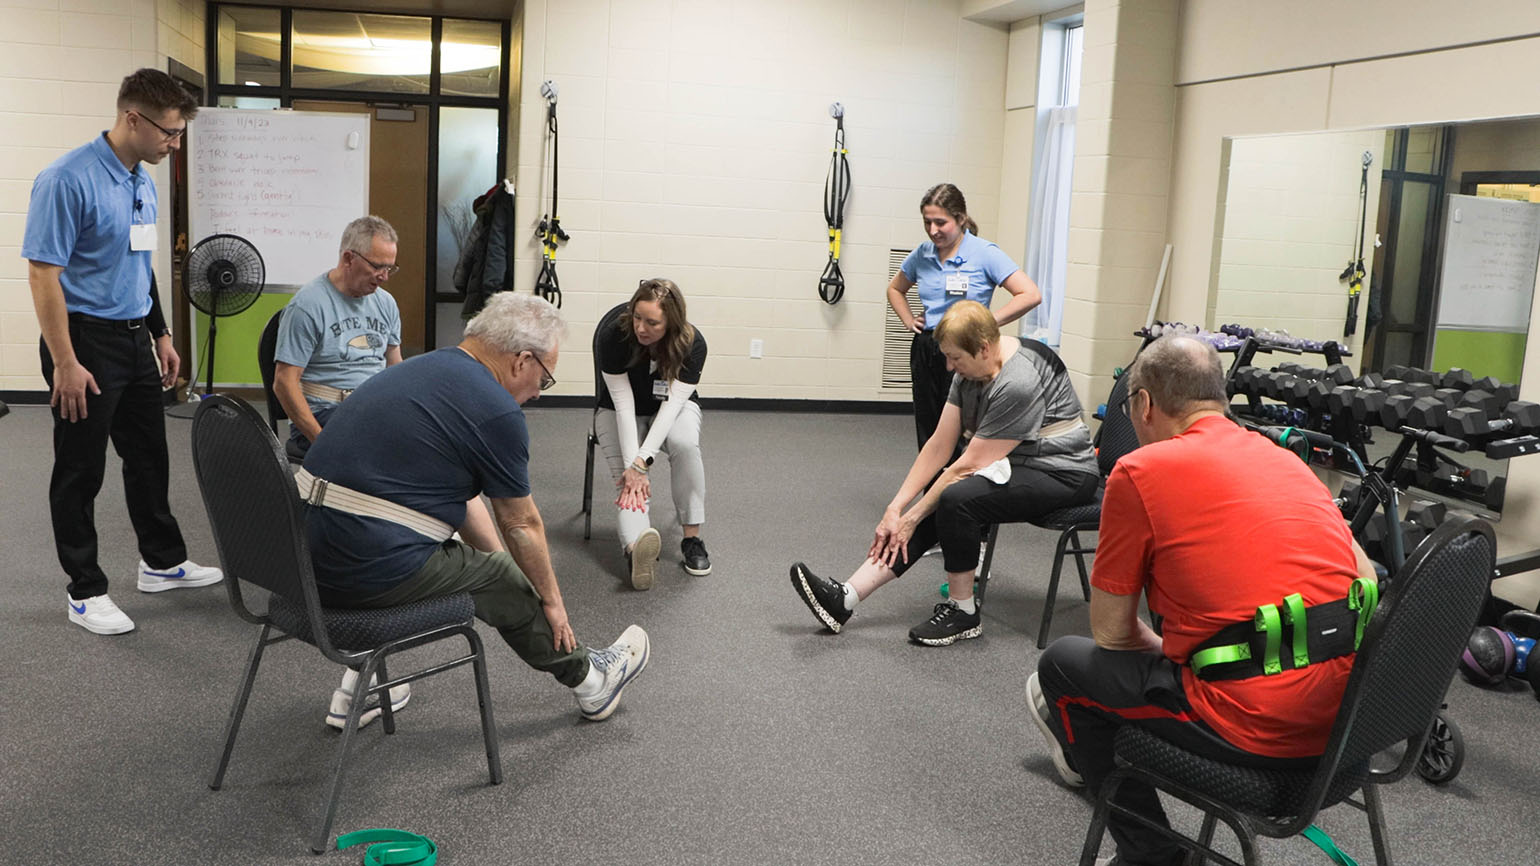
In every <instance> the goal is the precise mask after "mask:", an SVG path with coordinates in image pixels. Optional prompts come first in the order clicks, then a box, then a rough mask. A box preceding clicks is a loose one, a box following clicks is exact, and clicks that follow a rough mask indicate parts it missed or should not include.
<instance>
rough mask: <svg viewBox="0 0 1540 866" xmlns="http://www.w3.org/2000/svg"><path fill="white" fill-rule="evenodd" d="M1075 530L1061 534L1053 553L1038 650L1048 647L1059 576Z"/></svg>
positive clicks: (1039, 630)
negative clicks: (1065, 551)
mask: <svg viewBox="0 0 1540 866" xmlns="http://www.w3.org/2000/svg"><path fill="white" fill-rule="evenodd" d="M1074 532H1075V530H1074V529H1073V528H1070V529H1066V530H1064V531H1063V532H1061V533H1059V543H1058V545H1057V546H1056V547H1055V548H1054V551H1053V573H1052V574H1051V575H1050V576H1049V578H1048V597H1047V598H1045V599H1044V600H1043V624H1042V625H1041V626H1039V627H1038V629H1037V648H1038V649H1042V648H1043V647H1045V646H1048V626H1049V625H1051V624H1052V623H1053V603H1054V602H1055V601H1056V600H1058V597H1059V575H1060V574H1061V573H1062V572H1063V571H1064V548H1065V547H1068V546H1069V540H1070V538H1071V537H1072V536H1073V535H1074Z"/></svg>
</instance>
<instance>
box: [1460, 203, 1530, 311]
mask: <svg viewBox="0 0 1540 866" xmlns="http://www.w3.org/2000/svg"><path fill="white" fill-rule="evenodd" d="M1444 213H1445V214H1446V222H1445V225H1444V266H1443V270H1442V272H1441V277H1440V281H1439V298H1438V322H1437V326H1438V327H1440V328H1459V329H1463V330H1472V331H1524V330H1527V329H1528V328H1529V305H1530V301H1531V300H1532V299H1533V298H1534V294H1535V269H1536V267H1537V265H1540V204H1531V203H1529V202H1524V201H1507V200H1504V199H1498V198H1485V197H1477V196H1473V195H1451V196H1450V197H1449V205H1448V207H1446V208H1445V209H1444Z"/></svg>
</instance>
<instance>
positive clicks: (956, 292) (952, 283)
mask: <svg viewBox="0 0 1540 866" xmlns="http://www.w3.org/2000/svg"><path fill="white" fill-rule="evenodd" d="M967 294H968V275H967V274H965V273H963V272H962V271H951V272H950V273H948V274H947V275H946V296H947V297H949V298H961V297H963V296H964V295H967Z"/></svg>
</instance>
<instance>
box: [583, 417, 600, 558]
mask: <svg viewBox="0 0 1540 866" xmlns="http://www.w3.org/2000/svg"><path fill="white" fill-rule="evenodd" d="M597 442H598V440H597V439H596V438H595V437H594V434H593V431H592V430H589V431H588V459H587V461H586V462H585V468H584V470H583V540H584V541H587V540H588V539H589V538H590V537H591V536H592V535H593V529H594V445H596V444H597Z"/></svg>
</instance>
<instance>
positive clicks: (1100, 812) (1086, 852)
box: [1080, 773, 1123, 866]
mask: <svg viewBox="0 0 1540 866" xmlns="http://www.w3.org/2000/svg"><path fill="white" fill-rule="evenodd" d="M1122 783H1123V777H1122V776H1121V775H1120V774H1118V773H1113V774H1112V775H1111V776H1108V777H1107V780H1106V781H1105V782H1103V783H1102V789H1101V792H1100V793H1098V794H1097V797H1096V808H1095V810H1094V811H1092V813H1091V826H1089V827H1087V828H1086V831H1085V844H1084V845H1083V846H1081V848H1080V866H1096V855H1097V853H1099V852H1100V851H1101V848H1102V837H1103V836H1106V835H1107V816H1108V815H1110V814H1111V813H1112V797H1113V795H1114V794H1116V793H1117V790H1118V786H1119V785H1121V784H1122Z"/></svg>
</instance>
